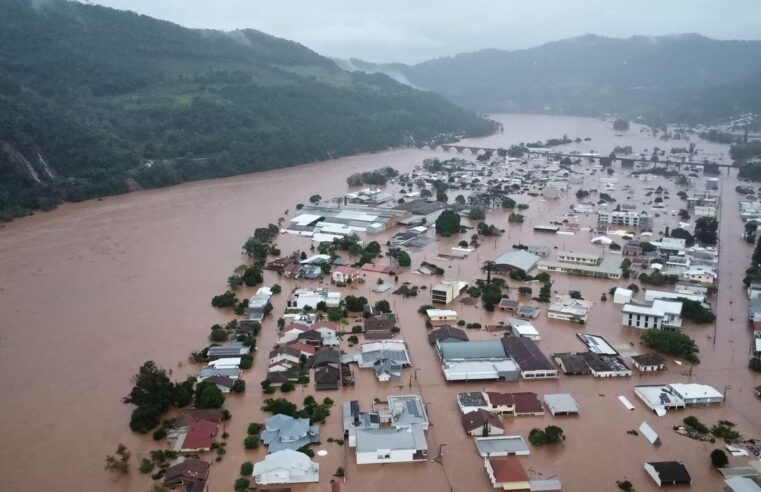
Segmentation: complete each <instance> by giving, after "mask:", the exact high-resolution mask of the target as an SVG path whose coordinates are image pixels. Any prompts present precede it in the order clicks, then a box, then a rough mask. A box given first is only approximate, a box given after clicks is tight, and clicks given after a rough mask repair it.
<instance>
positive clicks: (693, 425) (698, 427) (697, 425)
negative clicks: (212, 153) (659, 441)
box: [682, 415, 708, 434]
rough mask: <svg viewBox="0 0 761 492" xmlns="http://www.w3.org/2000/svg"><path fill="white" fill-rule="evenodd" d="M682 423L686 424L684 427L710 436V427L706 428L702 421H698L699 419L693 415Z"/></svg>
mask: <svg viewBox="0 0 761 492" xmlns="http://www.w3.org/2000/svg"><path fill="white" fill-rule="evenodd" d="M682 422H684V425H686V426H687V427H689V428H690V429H692V430H694V431H695V432H697V433H699V434H708V427H706V426H705V425H704V424H703V423H702V422H701V421H700V420H698V419H697V417H695V416H693V415H690V416H689V417H685V418H684V420H683V421H682Z"/></svg>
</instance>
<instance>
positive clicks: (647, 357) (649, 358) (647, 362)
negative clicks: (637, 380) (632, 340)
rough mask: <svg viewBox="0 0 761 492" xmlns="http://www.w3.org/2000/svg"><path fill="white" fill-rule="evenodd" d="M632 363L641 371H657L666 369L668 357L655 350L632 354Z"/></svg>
mask: <svg viewBox="0 0 761 492" xmlns="http://www.w3.org/2000/svg"><path fill="white" fill-rule="evenodd" d="M632 364H634V367H636V368H637V369H638V370H640V371H641V372H655V371H662V370H664V369H666V359H664V358H663V356H662V355H660V354H656V353H654V352H651V353H648V354H641V355H633V356H632Z"/></svg>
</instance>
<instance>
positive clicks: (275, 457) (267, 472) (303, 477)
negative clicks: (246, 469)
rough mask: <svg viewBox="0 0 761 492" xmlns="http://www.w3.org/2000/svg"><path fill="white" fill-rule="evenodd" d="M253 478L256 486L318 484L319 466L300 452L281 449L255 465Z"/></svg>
mask: <svg viewBox="0 0 761 492" xmlns="http://www.w3.org/2000/svg"><path fill="white" fill-rule="evenodd" d="M253 477H254V482H255V483H256V484H258V485H270V484H279V483H286V484H287V483H310V482H319V481H320V465H319V464H318V463H315V462H313V461H312V460H311V459H309V457H308V456H307V455H305V454H304V453H302V452H300V451H294V450H291V449H283V450H281V451H276V452H274V453H271V454H268V455H267V456H265V457H264V460H263V461H260V462H258V463H255V464H254V472H253Z"/></svg>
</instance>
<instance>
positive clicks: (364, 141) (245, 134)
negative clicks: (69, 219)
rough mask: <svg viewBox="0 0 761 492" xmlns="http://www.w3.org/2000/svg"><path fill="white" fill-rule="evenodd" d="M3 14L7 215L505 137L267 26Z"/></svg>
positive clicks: (2, 160) (60, 12)
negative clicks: (397, 149) (220, 27)
mask: <svg viewBox="0 0 761 492" xmlns="http://www.w3.org/2000/svg"><path fill="white" fill-rule="evenodd" d="M0 6H2V9H1V10H2V15H0V220H2V219H6V220H7V219H10V218H13V217H15V216H19V215H23V214H25V213H28V212H29V211H31V210H34V209H37V208H43V209H47V208H52V207H54V206H55V205H56V204H57V203H59V202H60V201H62V200H84V199H88V198H93V197H98V196H103V195H108V194H115V193H123V192H126V191H128V190H130V189H136V188H141V187H142V188H150V187H158V186H166V185H171V184H175V183H179V182H182V181H188V180H196V179H205V178H212V177H219V176H229V175H234V174H240V173H246V172H251V171H257V170H265V169H274V168H279V167H285V166H291V165H296V164H300V163H306V162H313V161H317V160H321V159H327V158H331V157H339V156H344V155H349V154H355V153H359V152H369V151H376V150H383V149H387V148H389V147H393V146H399V145H403V144H406V143H410V142H413V141H414V142H418V141H425V140H430V139H436V138H442V136H446V135H472V136H475V135H484V134H488V133H491V132H492V131H494V129H495V128H496V124H495V123H494V122H492V121H489V120H486V119H483V118H481V117H478V116H477V115H476V114H475V113H473V112H472V111H467V110H464V109H462V108H459V107H457V106H456V105H454V104H452V103H451V102H449V101H447V100H446V99H445V98H443V97H442V96H439V95H437V94H434V93H431V92H426V91H418V90H415V89H412V88H410V87H408V86H405V85H402V84H399V83H397V82H395V81H393V80H391V79H389V78H388V77H386V76H384V75H381V74H375V75H367V74H364V73H361V72H353V73H349V72H346V71H344V70H341V69H340V68H339V67H338V66H337V65H336V64H335V63H334V62H333V61H331V60H330V59H327V58H325V57H322V56H320V55H318V54H316V53H314V52H313V51H311V50H309V49H307V48H305V47H303V46H301V45H299V44H297V43H294V42H291V41H287V40H283V39H279V38H276V37H274V36H270V35H267V34H264V33H262V32H259V31H255V30H241V31H235V32H220V31H212V30H197V29H186V28H183V27H181V26H178V25H175V24H172V23H170V22H166V21H160V20H156V19H152V18H150V17H147V16H143V15H138V14H135V13H132V12H125V11H118V10H114V9H110V8H106V7H101V6H93V5H84V4H81V3H76V2H69V1H64V0H49V1H46V2H32V1H31V0H0Z"/></svg>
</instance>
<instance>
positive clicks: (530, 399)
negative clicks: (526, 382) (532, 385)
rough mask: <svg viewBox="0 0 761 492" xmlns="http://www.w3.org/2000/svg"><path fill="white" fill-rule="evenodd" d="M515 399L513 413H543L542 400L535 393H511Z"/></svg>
mask: <svg viewBox="0 0 761 492" xmlns="http://www.w3.org/2000/svg"><path fill="white" fill-rule="evenodd" d="M513 400H514V401H515V413H544V407H542V402H541V401H539V397H538V396H537V394H536V393H531V392H528V391H527V392H523V393H513Z"/></svg>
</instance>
